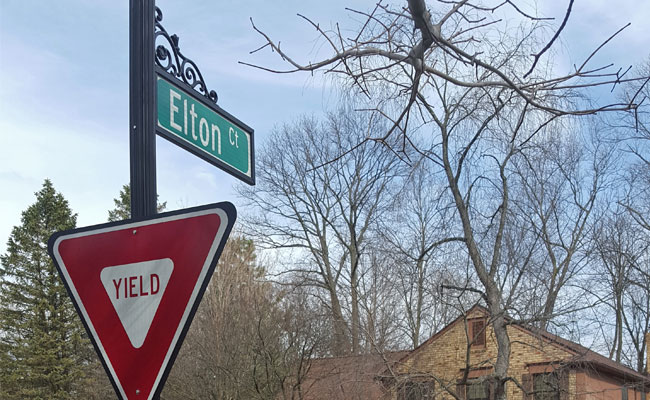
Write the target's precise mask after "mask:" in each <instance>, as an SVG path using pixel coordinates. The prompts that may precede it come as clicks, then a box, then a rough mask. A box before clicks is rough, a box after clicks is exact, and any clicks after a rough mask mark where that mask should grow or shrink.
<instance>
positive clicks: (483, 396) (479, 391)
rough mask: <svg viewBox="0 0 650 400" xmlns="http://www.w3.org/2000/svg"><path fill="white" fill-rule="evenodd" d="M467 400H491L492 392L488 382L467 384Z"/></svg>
mask: <svg viewBox="0 0 650 400" xmlns="http://www.w3.org/2000/svg"><path fill="white" fill-rule="evenodd" d="M466 393H467V397H466V398H467V400H489V397H490V391H489V390H488V383H487V382H474V383H468V384H467V392H466Z"/></svg>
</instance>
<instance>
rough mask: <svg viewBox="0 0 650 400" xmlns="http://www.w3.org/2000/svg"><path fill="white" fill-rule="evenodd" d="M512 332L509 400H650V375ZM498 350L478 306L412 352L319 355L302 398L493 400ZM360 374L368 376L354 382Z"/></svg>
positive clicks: (543, 336)
mask: <svg viewBox="0 0 650 400" xmlns="http://www.w3.org/2000/svg"><path fill="white" fill-rule="evenodd" d="M508 336H509V337H510V342H511V357H510V365H509V376H510V377H512V378H513V381H510V382H508V383H507V384H506V396H507V398H508V399H516V400H646V393H647V392H650V377H648V374H647V372H646V374H640V373H638V372H636V371H634V370H632V369H630V368H628V367H625V366H623V365H621V364H619V363H616V362H613V361H611V360H609V359H608V358H606V357H604V356H602V355H600V354H598V353H595V352H593V351H591V350H589V349H587V348H585V347H583V346H580V345H579V344H577V343H574V342H571V341H568V340H565V339H562V338H560V337H558V336H555V335H552V334H550V333H548V332H546V331H542V330H538V329H534V328H530V327H524V326H520V325H515V324H512V325H509V326H508ZM468 338H473V341H470V340H468ZM648 341H650V335H647V337H646V342H648ZM468 343H469V345H468ZM649 344H650V343H649ZM647 348H650V346H648V347H647ZM496 354H497V345H496V339H495V337H494V333H493V331H492V328H491V326H490V325H489V324H488V321H487V311H486V310H485V309H484V308H482V307H480V306H475V307H474V308H472V309H471V310H470V311H469V312H468V313H467V314H466V315H464V316H461V317H459V318H457V319H456V320H455V321H453V322H451V323H450V324H449V325H447V326H446V327H444V328H443V329H442V330H440V331H439V332H438V333H436V334H435V335H434V336H432V337H431V338H430V339H429V340H427V341H426V342H424V343H422V344H421V345H420V346H418V347H417V348H416V349H414V350H413V351H410V352H406V353H403V352H402V353H390V354H389V355H384V356H378V355H372V356H357V357H343V358H328V359H320V360H314V364H313V366H315V367H316V368H315V369H313V367H312V369H311V370H310V372H309V374H308V375H307V379H306V380H305V382H306V383H307V382H311V383H312V385H311V387H310V389H312V390H307V391H305V397H304V398H305V399H310V400H317V399H327V400H338V399H341V400H342V399H382V400H383V399H391V400H415V399H433V398H435V399H436V400H454V399H455V397H454V396H457V398H458V399H460V400H489V399H490V398H492V397H493V396H492V395H491V393H492V390H491V387H490V384H489V380H486V379H485V377H487V376H489V375H490V374H491V373H492V372H493V369H492V365H493V363H494V361H495V360H496ZM468 355H469V357H467V356H468ZM345 360H347V361H345ZM466 360H469V362H466ZM382 361H383V362H382ZM334 370H335V371H336V373H335V374H332V373H328V371H329V372H332V371H334ZM361 371H363V373H362V374H363V379H361V380H355V376H356V375H355V374H357V375H358V374H360V373H361ZM371 376H374V379H370V377H371ZM464 376H466V380H465V381H464V382H463V377H464ZM342 380H343V381H345V382H343V381H342ZM314 382H318V384H316V383H314ZM303 387H305V388H306V386H303ZM333 388H338V389H339V390H332V389H333ZM345 388H347V389H345ZM343 389H345V390H343ZM647 400H650V399H647Z"/></svg>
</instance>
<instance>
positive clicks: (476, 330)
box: [469, 318, 485, 347]
mask: <svg viewBox="0 0 650 400" xmlns="http://www.w3.org/2000/svg"><path fill="white" fill-rule="evenodd" d="M469 337H470V339H471V340H472V347H474V346H476V347H485V319H483V318H480V319H471V320H469Z"/></svg>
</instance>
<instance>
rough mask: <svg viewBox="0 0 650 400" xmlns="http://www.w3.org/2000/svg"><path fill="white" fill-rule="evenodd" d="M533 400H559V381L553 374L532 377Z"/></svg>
mask: <svg viewBox="0 0 650 400" xmlns="http://www.w3.org/2000/svg"><path fill="white" fill-rule="evenodd" d="M533 393H534V400H560V379H559V377H558V375H557V374H555V373H545V374H535V375H533Z"/></svg>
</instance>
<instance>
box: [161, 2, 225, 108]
mask: <svg viewBox="0 0 650 400" xmlns="http://www.w3.org/2000/svg"><path fill="white" fill-rule="evenodd" d="M162 19H163V14H162V11H161V10H160V8H158V7H156V15H155V28H154V41H155V43H156V57H155V60H156V64H157V65H158V66H159V67H160V68H162V69H164V70H165V71H166V72H168V73H170V74H171V75H174V76H175V77H176V78H178V79H180V80H181V81H183V82H185V83H186V84H188V85H189V86H191V87H192V88H193V89H194V90H196V91H197V92H199V93H200V94H201V95H203V96H205V97H207V98H208V99H210V100H211V101H212V102H214V103H216V102H217V99H218V96H217V92H215V91H214V90H210V91H208V88H207V86H206V85H205V81H204V80H203V75H201V72H200V71H199V67H197V66H196V64H195V63H194V61H192V60H190V59H189V58H187V57H185V56H184V55H183V53H181V50H180V48H179V46H178V36H176V35H169V33H167V31H166V30H165V28H163V26H162V24H161V21H162ZM158 39H160V42H161V43H160V44H157V43H158V42H159V40H158ZM170 49H171V50H170Z"/></svg>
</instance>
